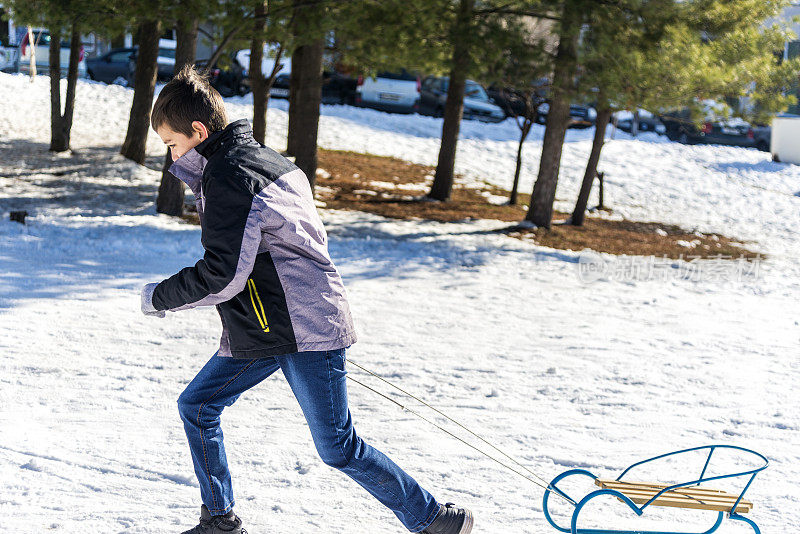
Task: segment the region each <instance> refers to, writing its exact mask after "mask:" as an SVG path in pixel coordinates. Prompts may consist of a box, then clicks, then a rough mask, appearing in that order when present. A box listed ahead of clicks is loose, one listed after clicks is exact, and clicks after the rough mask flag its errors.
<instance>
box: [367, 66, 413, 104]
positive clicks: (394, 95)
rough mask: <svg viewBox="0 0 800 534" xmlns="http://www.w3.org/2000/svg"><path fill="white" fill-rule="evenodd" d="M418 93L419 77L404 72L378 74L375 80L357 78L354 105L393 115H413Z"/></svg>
mask: <svg viewBox="0 0 800 534" xmlns="http://www.w3.org/2000/svg"><path fill="white" fill-rule="evenodd" d="M419 91H420V78H419V76H417V75H416V74H414V73H411V72H408V71H406V70H401V71H400V72H379V73H378V75H377V76H376V77H375V78H372V77H369V76H368V77H366V78H365V77H363V76H359V77H358V81H357V83H356V94H355V104H356V105H357V106H362V107H369V108H374V109H379V110H382V111H391V112H394V113H413V112H414V111H416V108H415V104H416V103H417V101H418V100H419Z"/></svg>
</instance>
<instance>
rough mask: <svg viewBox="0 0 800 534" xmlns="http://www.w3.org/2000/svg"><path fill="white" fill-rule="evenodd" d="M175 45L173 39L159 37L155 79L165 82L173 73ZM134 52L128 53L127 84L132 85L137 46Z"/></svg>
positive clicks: (134, 75) (134, 76)
mask: <svg viewBox="0 0 800 534" xmlns="http://www.w3.org/2000/svg"><path fill="white" fill-rule="evenodd" d="M175 46H176V42H175V40H174V39H159V40H158V58H157V59H156V62H157V63H158V74H156V79H157V80H158V81H161V82H166V81H168V80H170V79H171V78H172V76H173V75H174V73H175ZM134 49H135V50H134V53H133V54H131V55H130V58H129V61H128V76H127V78H128V85H130V86H133V82H134V79H135V78H136V59H137V57H138V53H139V50H138V47H134Z"/></svg>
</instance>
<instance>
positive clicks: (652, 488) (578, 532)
mask: <svg viewBox="0 0 800 534" xmlns="http://www.w3.org/2000/svg"><path fill="white" fill-rule="evenodd" d="M706 449H707V450H708V458H707V459H706V462H705V465H704V466H703V470H702V472H701V473H700V477H699V478H697V479H695V480H691V481H689V482H682V483H679V484H672V485H666V484H658V483H649V482H634V481H631V480H628V478H627V477H626V475H627V474H628V472H629V471H631V470H632V469H633V468H635V467H637V466H640V465H642V464H646V463H649V462H654V461H656V460H660V459H662V458H666V457H669V456H676V455H679V454H684V453H687V452H692V451H699V450H706ZM716 449H734V450H738V451H743V452H745V453H748V454H749V455H752V456H753V458H754V461H755V460H757V461H758V467H755V468H753V469H751V470H749V471H742V472H738V473H730V474H726V475H718V476H713V477H706V476H705V474H706V471H707V470H708V466H709V464H710V463H711V457H712V455H713V454H714V451H715V450H716ZM762 462H763V463H762ZM768 464H769V461H768V460H767V459H766V458H765V457H764V456H762V455H761V454H759V453H757V452H755V451H752V450H750V449H745V448H742V447H736V446H733V445H705V446H702V447H694V448H691V449H683V450H680V451H674V452H669V453H667V454H662V455H659V456H655V457H653V458H648V459H647V460H642V461H641V462H636V463H635V464H632V465H630V466H628V467H627V468H626V469H625V470H624V471H622V474H620V475H619V476H618V477H617V478H616V479H602V478H599V477H597V476H595V475H594V474H593V473H591V472H590V471H587V470H585V469H570V470H568V471H565V472H563V473H561V474H560V475H558V476H557V477H555V478H554V479H553V480H552V481H551V482H550V485H549V487H548V488H547V490H545V493H544V500H543V503H542V505H543V508H544V515H545V517H546V518H547V521H548V522H549V523H550V524H551V525H552V526H553V527H555V528H556V529H557V530H559V531H561V532H566V533H571V534H692V533H686V532H683V533H677V532H666V531H660V530H658V531H653V530H648V531H643V530H613V529H597V528H594V529H585V528H578V519H579V516H580V513H581V510H582V509H583V508H584V507H585V506H586V504H587V503H589V501H592V500H593V499H595V498H597V497H602V496H605V495H610V496H613V497H616V498H617V499H619V500H620V501H622V502H623V503H625V504H627V505H628V507H629V508H630V509H631V510H632V511H633V512H634V513H635V514H636V515H637V516H641V515H643V514H644V512H645V510H646V509H647V508H648V507H650V506H669V507H674V508H683V509H695V510H709V511H713V512H717V517H716V521H715V523H714V524H713V525H712V526H711V528H709V529H708V530H705V531H701V532H699V533H696V534H711V533H712V532H714V531H716V530H717V529H718V528H719V527H720V525H721V524H722V521H723V519H724V517H725V515H727V517H728V518H729V519H732V520H736V521H742V522H744V523H747V524H748V525H750V526H751V527H752V528H753V530H754V531H755V534H761V530H759V528H758V525H756V523H755V522H754V521H753V520H751V519H748V518H746V517H744V516H743V515H741V514H744V513H747V512H749V511H750V510H751V509H752V508H753V503H752V502H750V501H746V500H745V499H744V494H745V492H746V491H747V489H748V488H749V487H750V484H752V482H753V480H754V479H755V477H756V475H757V474H758V473H760V472H761V471H763V470H764V469H766V468H767V465H768ZM573 475H578V476H586V477H589V478H592V479H593V480H594V483H595V485H597V486H599V487H600V489H598V490H595V491H592V492H590V493H588V494H587V495H585V496H583V497H582V498H580V499H579V500H576V499H573V498H572V497H570V496H569V495H567V494H566V493H565V492H564V491H563V490H561V489H560V488H559V487H558V483H559V482H561V481H562V480H564V479H565V478H567V477H570V476H573ZM738 477H741V478H742V479H743V480H745V479H746V480H747V483H746V484H745V486H744V489H743V490H742V491H741V493H739V494H738V495H737V494H734V493H728V492H725V491H720V490H715V489H710V488H707V487H705V486H701V484H705V483H706V482H710V481H713V480H722V479H727V478H738ZM748 477H749V479H748ZM623 478H624V480H623ZM551 493H557V494H559V495H560V496H562V497H564V498H565V499H567V500H568V501H569V502H570V503H571V504H572V505H573V506H574V507H575V510H574V511H573V512H572V520H571V523H570V526H569V528H567V527H563V526H560V525H558V524H557V523H556V522H555V520H554V519H553V517H552V515H551V514H550V510H549V508H548V503H549V498H550V494H551Z"/></svg>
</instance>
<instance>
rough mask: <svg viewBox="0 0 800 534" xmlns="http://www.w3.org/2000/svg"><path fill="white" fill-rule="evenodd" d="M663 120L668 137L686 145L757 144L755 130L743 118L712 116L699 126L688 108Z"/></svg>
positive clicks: (666, 116)
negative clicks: (733, 118)
mask: <svg viewBox="0 0 800 534" xmlns="http://www.w3.org/2000/svg"><path fill="white" fill-rule="evenodd" d="M661 122H662V123H664V127H665V128H666V135H667V138H669V139H670V140H671V141H677V142H679V143H683V144H686V145H694V144H699V143H703V144H709V145H729V146H742V147H756V146H757V142H756V136H755V131H754V130H753V128H752V127H751V126H750V124H748V123H746V122H744V121H742V120H724V119H714V118H710V120H706V121H705V122H703V123H702V124H701V125H700V126H698V125H697V124H696V123H695V122H694V121H693V120H692V118H691V114H690V112H689V110H688V109H687V110H681V111H676V112H672V113H667V114H665V115H662V116H661ZM768 148H769V147H767V149H768Z"/></svg>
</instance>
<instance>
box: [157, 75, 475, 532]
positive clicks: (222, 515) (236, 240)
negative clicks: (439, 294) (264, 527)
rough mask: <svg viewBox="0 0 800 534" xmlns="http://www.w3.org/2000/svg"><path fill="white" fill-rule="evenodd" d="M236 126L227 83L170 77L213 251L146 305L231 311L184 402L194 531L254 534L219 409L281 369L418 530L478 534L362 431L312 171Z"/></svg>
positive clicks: (316, 418)
mask: <svg viewBox="0 0 800 534" xmlns="http://www.w3.org/2000/svg"><path fill="white" fill-rule="evenodd" d="M227 122H228V121H227V116H226V113H225V107H224V104H223V102H222V98H221V97H220V95H219V93H217V92H216V91H215V90H214V89H213V88H211V86H210V85H209V84H208V82H207V81H206V80H205V79H204V78H202V77H201V76H200V75H199V74H198V73H197V72H195V71H194V69H193V68H191V67H188V68H186V69H184V70H182V71H181V72H180V73H179V74H178V75H177V76H176V77H175V78H173V79H172V81H170V82H169V83H168V84H167V85H166V86H164V88H163V89H162V90H161V94H160V95H159V96H158V99H157V100H156V103H155V105H154V107H153V113H152V126H153V128H154V129H155V131H156V132H157V133H158V135H159V137H161V139H162V140H163V141H164V143H165V144H166V145H167V146H168V147H169V148H170V151H171V153H172V159H173V161H174V162H175V163H174V164H173V165H172V166H171V167H170V172H171V173H172V174H174V175H175V176H177V177H178V178H180V179H181V180H182V181H184V182H185V183H186V184H187V185H188V186H189V188H190V189H191V190H192V192H193V193H194V194H195V198H196V201H197V211H198V214H199V216H200V226H201V230H202V233H201V241H202V244H203V247H204V249H205V254H204V256H203V259H201V260H200V261H198V262H197V263H196V264H195V265H194V266H193V267H186V268H184V269H182V270H181V271H180V272H178V273H177V274H175V275H173V276H172V277H170V278H168V279H166V280H164V281H162V282H160V283H158V284H147V285H146V286H145V287H144V288H143V289H142V295H141V298H142V311H143V312H144V313H145V314H146V315H155V316H158V317H164V316H165V311H166V310H170V311H178V310H184V309H187V308H193V307H196V306H210V305H215V306H216V307H217V311H218V312H219V315H220V318H221V319H222V339H221V341H220V346H219V350H218V351H217V353H216V354H214V356H212V357H211V359H210V360H209V361H208V363H206V364H205V366H204V367H203V368H202V369H201V370H200V372H199V373H198V374H197V376H196V377H195V378H194V379H193V380H192V381H191V383H190V384H189V385H188V386H187V387H186V389H185V391H184V392H183V393H182V394H181V395H180V397H179V398H178V408H179V411H180V415H181V418H182V419H183V423H184V428H185V430H186V436H187V438H188V440H189V448H190V449H191V453H192V461H193V463H194V470H195V473H196V475H197V479H198V481H199V482H200V493H201V497H202V501H203V504H202V506H201V509H200V524H198V525H197V526H196V527H194V528H193V529H191V530H188V531H187V532H186V533H184V534H221V533H227V534H246V533H245V531H244V529H243V528H242V522H241V520H240V519H239V518H238V517H237V516H236V514H234V512H233V506H234V497H233V491H232V487H231V476H230V472H229V471H228V466H227V460H226V456H225V449H224V446H223V441H222V430H221V429H220V414H221V412H222V410H223V408H224V407H225V406H230V405H231V404H233V402H234V401H235V400H236V399H237V398H238V397H239V395H240V394H242V393H243V392H244V391H246V390H248V389H250V388H252V387H253V386H255V385H256V384H258V383H259V382H261V381H262V380H264V379H265V378H267V377H268V376H270V375H271V374H272V373H274V372H275V371H277V370H278V369H281V370H282V371H283V374H284V376H285V377H286V380H287V381H288V382H289V385H290V387H291V389H292V392H293V393H294V395H295V397H296V398H297V401H298V402H299V403H300V407H301V408H302V410H303V415H304V416H305V418H306V421H307V422H308V425H309V427H310V429H311V434H312V437H313V439H314V445H315V446H316V448H317V451H318V452H319V454H320V456H321V458H322V460H323V462H325V463H326V464H328V465H330V466H332V467H335V468H337V469H339V470H341V471H342V472H344V473H345V474H347V475H348V476H350V477H351V478H352V479H353V480H355V481H356V482H358V484H360V485H361V486H362V487H363V488H364V489H366V490H367V491H368V492H369V493H371V494H372V495H373V496H374V497H375V498H376V499H378V500H379V501H380V502H381V503H383V504H384V505H385V506H387V507H388V508H390V509H391V510H392V511H393V512H394V513H395V515H396V516H397V517H398V519H400V521H401V522H402V523H403V525H404V526H405V527H406V528H407V529H408V530H409V531H411V532H423V533H426V534H469V533H470V532H471V531H472V514H471V512H470V511H469V510H466V509H463V508H457V507H455V506H454V505H452V504H450V503H448V504H447V505H445V506H441V505H439V504H438V503H437V502H436V500H435V499H434V498H433V496H432V495H431V494H430V493H428V492H427V491H426V490H424V489H423V488H422V487H421V486H420V485H419V484H418V483H417V482H416V481H414V479H413V478H411V477H410V476H409V475H408V474H406V473H405V472H404V471H403V470H402V469H400V468H399V467H398V466H397V465H395V464H394V463H393V462H392V461H391V460H390V459H389V458H387V457H386V456H385V455H384V454H382V453H381V452H379V451H378V450H376V449H374V448H373V447H371V446H370V445H367V444H366V443H365V442H364V441H363V440H362V439H361V438H360V437H359V436H358V435H356V432H355V430H354V429H353V424H352V420H351V417H350V412H349V410H348V407H347V390H346V385H345V374H346V371H345V349H346V348H347V347H349V346H350V345H352V344H353V343H355V341H356V335H355V330H354V328H353V322H352V319H351V317H350V310H349V307H348V305H347V298H346V294H345V290H344V286H343V284H342V280H341V277H340V276H339V273H338V271H337V270H336V267H335V266H334V264H333V262H332V261H331V259H330V256H329V255H328V247H327V235H326V233H325V229H324V228H323V225H322V221H321V220H320V218H319V215H318V214H317V211H316V207H315V205H314V200H313V196H312V193H311V188H310V185H309V182H308V179H307V178H306V176H305V174H303V171H301V170H300V169H298V168H297V167H296V166H295V165H294V164H292V163H291V162H290V161H288V160H287V159H285V158H283V157H282V156H280V155H279V154H278V153H276V152H275V151H273V150H270V149H269V148H267V147H265V146H263V145H261V144H259V143H257V142H256V141H255V140H254V139H253V136H252V132H251V130H250V126H249V124H248V122H247V121H246V120H239V121H235V122H233V123H231V124H227ZM226 124H227V126H226ZM332 530H333V528H332Z"/></svg>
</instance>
